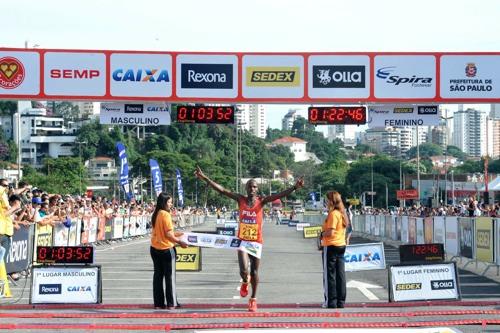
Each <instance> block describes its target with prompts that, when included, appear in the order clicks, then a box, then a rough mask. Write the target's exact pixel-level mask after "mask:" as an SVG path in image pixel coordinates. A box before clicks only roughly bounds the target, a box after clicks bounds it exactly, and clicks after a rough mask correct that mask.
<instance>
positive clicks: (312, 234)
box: [304, 225, 321, 238]
mask: <svg viewBox="0 0 500 333" xmlns="http://www.w3.org/2000/svg"><path fill="white" fill-rule="evenodd" d="M320 232H321V226H319V225H317V226H313V227H304V238H316V237H318V235H319V233H320Z"/></svg>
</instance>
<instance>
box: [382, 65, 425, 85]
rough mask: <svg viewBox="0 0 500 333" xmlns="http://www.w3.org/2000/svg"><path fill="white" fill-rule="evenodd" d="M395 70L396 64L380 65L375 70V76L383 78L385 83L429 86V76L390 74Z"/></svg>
mask: <svg viewBox="0 0 500 333" xmlns="http://www.w3.org/2000/svg"><path fill="white" fill-rule="evenodd" d="M395 70H396V66H389V67H382V68H379V69H378V70H377V78H379V79H383V80H385V82H386V83H390V84H394V85H395V86H399V85H400V84H408V85H411V86H412V87H415V88H420V87H430V86H431V85H432V78H431V77H418V76H416V75H412V76H411V77H408V76H399V75H392V74H393V72H394V71H395Z"/></svg>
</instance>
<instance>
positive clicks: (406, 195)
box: [396, 189, 418, 200]
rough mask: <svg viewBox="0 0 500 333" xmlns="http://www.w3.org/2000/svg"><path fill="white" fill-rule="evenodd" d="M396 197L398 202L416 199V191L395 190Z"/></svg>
mask: <svg viewBox="0 0 500 333" xmlns="http://www.w3.org/2000/svg"><path fill="white" fill-rule="evenodd" d="M396 197H397V199H398V200H409V199H418V191H417V190H416V189H410V190H397V191H396Z"/></svg>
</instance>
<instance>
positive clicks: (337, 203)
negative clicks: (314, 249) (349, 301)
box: [321, 191, 348, 308]
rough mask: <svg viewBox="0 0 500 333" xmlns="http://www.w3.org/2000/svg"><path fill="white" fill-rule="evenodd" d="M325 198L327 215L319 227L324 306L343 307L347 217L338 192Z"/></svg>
mask: <svg viewBox="0 0 500 333" xmlns="http://www.w3.org/2000/svg"><path fill="white" fill-rule="evenodd" d="M326 198H327V199H328V216H327V218H326V220H325V222H324V223H323V226H322V229H321V230H322V232H321V245H323V288H324V290H325V303H324V306H326V307H328V308H343V307H344V303H345V299H346V279H345V263H344V253H345V248H346V235H345V234H346V226H347V221H348V218H347V216H346V212H345V208H344V204H343V203H342V198H341V196H340V193H339V192H336V191H331V192H328V193H327V195H326Z"/></svg>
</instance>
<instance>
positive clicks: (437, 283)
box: [431, 280, 455, 290]
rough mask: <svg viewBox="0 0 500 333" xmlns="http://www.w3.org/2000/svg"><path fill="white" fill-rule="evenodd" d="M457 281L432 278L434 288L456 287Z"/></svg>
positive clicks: (432, 287)
mask: <svg viewBox="0 0 500 333" xmlns="http://www.w3.org/2000/svg"><path fill="white" fill-rule="evenodd" d="M454 288H455V282H454V281H453V280H431V289H432V290H442V289H454Z"/></svg>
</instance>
